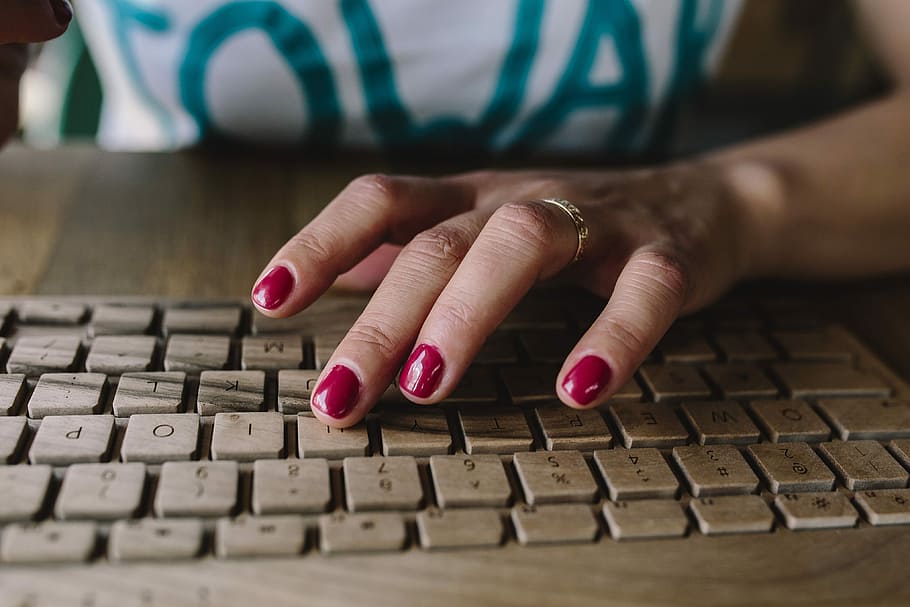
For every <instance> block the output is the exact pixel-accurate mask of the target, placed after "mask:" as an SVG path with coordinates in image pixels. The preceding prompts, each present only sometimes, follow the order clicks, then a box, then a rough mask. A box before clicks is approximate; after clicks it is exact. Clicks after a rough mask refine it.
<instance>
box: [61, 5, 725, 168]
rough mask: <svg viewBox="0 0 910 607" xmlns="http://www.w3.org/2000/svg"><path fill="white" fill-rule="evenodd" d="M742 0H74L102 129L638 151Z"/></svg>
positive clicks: (179, 141) (137, 136) (155, 145)
mask: <svg viewBox="0 0 910 607" xmlns="http://www.w3.org/2000/svg"><path fill="white" fill-rule="evenodd" d="M740 4H741V0H589V1H586V0H280V1H279V0H247V1H237V2H231V1H226V0H81V1H80V2H79V4H78V6H77V10H78V16H79V18H80V24H81V26H82V28H83V30H84V32H85V36H86V40H87V43H88V45H89V47H90V50H91V52H92V56H93V58H94V60H95V63H96V66H97V69H98V72H99V75H100V78H101V82H102V86H103V89H104V103H103V107H102V113H101V121H100V125H99V131H98V139H99V142H100V143H101V144H102V145H103V146H105V147H108V148H113V149H171V148H177V147H183V146H187V145H191V144H193V143H196V142H198V141H200V140H201V139H203V138H205V137H208V136H227V137H232V138H239V139H241V140H250V141H256V142H267V143H293V144H297V143H302V144H317V145H330V146H331V145H339V146H347V147H380V148H386V149H391V150H394V149H398V148H408V149H413V148H422V147H427V146H429V147H441V148H443V149H447V148H451V147H455V146H463V147H467V148H468V149H476V150H478V151H485V152H493V153H500V152H514V151H524V152H537V151H549V152H567V151H568V152H578V153H585V154H591V153H599V152H601V153H602V152H627V151H635V150H640V149H641V148H642V147H643V146H644V145H646V143H647V142H649V140H650V139H651V138H652V136H653V135H654V133H655V132H657V131H659V130H660V125H661V121H662V116H664V113H663V112H664V110H665V109H666V108H667V107H668V106H669V105H671V102H672V101H673V100H675V99H677V98H678V97H679V95H680V93H682V92H684V91H685V90H687V89H688V88H691V86H692V85H694V84H696V83H697V82H698V81H699V80H701V79H702V78H703V77H704V76H705V75H707V74H709V73H710V72H711V70H712V68H713V67H714V65H715V64H716V63H717V61H718V58H719V56H720V53H721V50H722V49H723V46H724V42H725V40H726V39H727V37H728V34H729V32H730V30H731V29H732V24H733V21H734V18H735V15H736V14H737V13H738V10H739V7H740Z"/></svg>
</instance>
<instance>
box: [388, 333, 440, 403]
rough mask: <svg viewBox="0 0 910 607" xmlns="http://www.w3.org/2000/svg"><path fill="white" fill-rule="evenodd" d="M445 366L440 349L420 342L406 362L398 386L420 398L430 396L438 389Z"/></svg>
mask: <svg viewBox="0 0 910 607" xmlns="http://www.w3.org/2000/svg"><path fill="white" fill-rule="evenodd" d="M444 367H445V364H444V363H443V361H442V354H440V353H439V349H437V348H436V347H435V346H430V345H427V344H420V345H419V346H417V347H416V348H414V351H413V352H411V355H410V356H409V357H408V360H407V362H406V363H404V367H403V368H402V369H401V375H399V376H398V386H399V387H400V388H401V389H402V390H404V391H405V392H407V393H409V394H413V395H414V396H416V397H418V398H428V397H429V396H430V395H431V394H433V392H435V391H436V387H437V386H438V385H439V380H440V379H441V378H442V371H443V368H444Z"/></svg>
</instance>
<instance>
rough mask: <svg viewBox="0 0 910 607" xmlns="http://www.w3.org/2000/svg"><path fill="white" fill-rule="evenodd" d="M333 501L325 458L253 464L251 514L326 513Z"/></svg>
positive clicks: (263, 461) (258, 461)
mask: <svg viewBox="0 0 910 607" xmlns="http://www.w3.org/2000/svg"><path fill="white" fill-rule="evenodd" d="M331 501H332V491H331V487H330V486H329V465H328V462H327V461H326V460H324V459H288V460H267V459H262V460H257V461H256V463H255V464H253V512H255V513H256V514H295V513H316V512H325V511H327V510H328V509H329V506H330V505H331Z"/></svg>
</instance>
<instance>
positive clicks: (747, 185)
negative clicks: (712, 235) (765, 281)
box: [704, 155, 792, 278]
mask: <svg viewBox="0 0 910 607" xmlns="http://www.w3.org/2000/svg"><path fill="white" fill-rule="evenodd" d="M704 162H705V164H706V166H708V167H710V169H711V170H712V172H714V174H715V176H716V179H718V181H719V187H720V188H721V190H722V193H723V194H722V195H724V196H725V197H726V198H727V199H728V200H729V203H730V204H731V205H732V206H733V207H734V209H735V210H736V216H737V217H739V232H740V234H739V236H740V238H741V239H742V242H743V243H744V245H745V246H746V247H747V251H746V252H745V253H744V254H743V268H742V271H743V272H742V273H743V276H742V278H760V277H766V276H774V275H780V274H781V264H783V263H786V262H787V259H790V258H791V255H789V254H787V251H785V249H786V246H785V245H784V243H785V242H787V240H788V239H787V238H786V230H787V226H788V225H789V219H788V213H789V206H788V204H787V199H788V196H787V191H788V189H789V188H788V185H787V182H788V180H787V177H786V174H785V171H784V169H783V168H782V167H780V166H778V165H775V164H774V163H772V162H768V161H765V160H762V159H755V158H742V157H738V156H734V157H729V158H728V157H725V156H723V155H718V156H712V157H708V158H705V159H704ZM790 253H792V251H790Z"/></svg>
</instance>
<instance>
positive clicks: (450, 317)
mask: <svg viewBox="0 0 910 607" xmlns="http://www.w3.org/2000/svg"><path fill="white" fill-rule="evenodd" d="M434 313H435V314H438V315H439V322H440V323H441V324H442V325H444V326H446V327H447V328H448V330H449V331H451V332H452V334H454V335H470V334H471V333H472V331H473V330H476V329H475V328H474V327H475V325H476V319H477V318H478V317H479V313H478V310H477V308H476V306H475V305H474V304H471V303H468V301H467V299H466V298H465V297H453V298H449V299H447V300H446V301H445V302H438V303H437V304H436V309H435V310H434Z"/></svg>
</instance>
